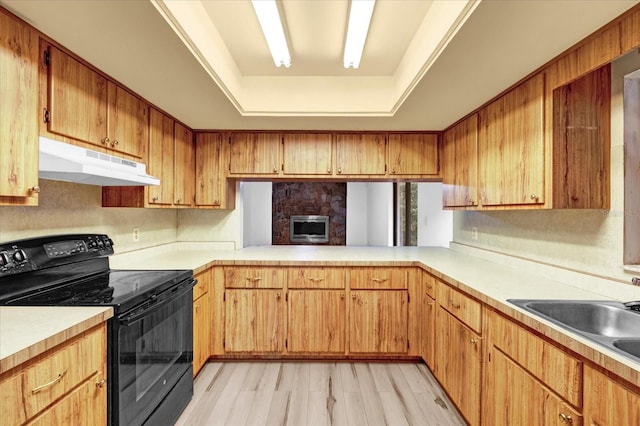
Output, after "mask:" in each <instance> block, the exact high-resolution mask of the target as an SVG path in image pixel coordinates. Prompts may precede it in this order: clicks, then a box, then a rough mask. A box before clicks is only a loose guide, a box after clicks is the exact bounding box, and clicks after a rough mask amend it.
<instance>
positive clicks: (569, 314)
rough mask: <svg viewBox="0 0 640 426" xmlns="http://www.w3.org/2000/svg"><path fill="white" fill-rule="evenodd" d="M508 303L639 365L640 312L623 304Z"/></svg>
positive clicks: (510, 300) (527, 301) (565, 301)
mask: <svg viewBox="0 0 640 426" xmlns="http://www.w3.org/2000/svg"><path fill="white" fill-rule="evenodd" d="M508 302H510V303H512V304H514V305H516V306H519V307H520V308H523V309H525V310H527V311H529V312H531V313H533V314H535V315H537V316H540V317H541V318H544V319H546V320H548V321H551V322H552V323H554V324H557V325H558V326H560V327H562V328H564V329H566V330H569V331H572V332H574V333H577V334H579V335H581V336H583V337H585V338H587V339H590V340H592V341H594V342H597V343H599V344H601V345H604V346H606V347H607V348H609V349H611V350H613V351H615V352H618V353H619V354H622V355H624V356H626V357H628V358H630V359H632V360H634V361H636V362H640V313H639V312H634V311H632V310H631V309H629V308H627V307H626V306H625V305H624V304H622V303H619V302H611V301H591V300H530V299H529V300H527V299H509V300H508Z"/></svg>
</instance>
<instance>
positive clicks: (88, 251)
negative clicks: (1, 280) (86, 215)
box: [0, 234, 113, 277]
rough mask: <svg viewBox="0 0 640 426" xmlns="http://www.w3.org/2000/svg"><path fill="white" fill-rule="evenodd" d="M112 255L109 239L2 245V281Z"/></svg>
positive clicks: (55, 238) (56, 239)
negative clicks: (30, 272) (25, 273)
mask: <svg viewBox="0 0 640 426" xmlns="http://www.w3.org/2000/svg"><path fill="white" fill-rule="evenodd" d="M112 254H113V240H111V238H109V237H108V236H107V235H100V234H95V235H94V234H82V235H56V236H52V237H42V238H33V239H28V240H20V241H11V242H8V243H0V277H4V276H7V275H13V274H18V273H21V272H28V271H36V270H38V269H44V268H48V267H52V266H58V265H64V264H66V263H72V262H77V261H80V260H85V259H91V258H96V257H103V256H109V255H112Z"/></svg>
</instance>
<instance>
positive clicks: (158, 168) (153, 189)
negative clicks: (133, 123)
mask: <svg viewBox="0 0 640 426" xmlns="http://www.w3.org/2000/svg"><path fill="white" fill-rule="evenodd" d="M149 116H150V126H149V133H150V134H149V166H148V173H149V174H150V175H152V176H155V177H157V178H159V179H160V185H159V186H149V187H147V188H148V195H149V198H148V202H149V204H165V205H171V204H172V203H173V120H172V119H171V118H169V117H167V116H166V115H164V114H163V113H161V112H160V111H158V110H156V109H154V108H151V112H150V114H149Z"/></svg>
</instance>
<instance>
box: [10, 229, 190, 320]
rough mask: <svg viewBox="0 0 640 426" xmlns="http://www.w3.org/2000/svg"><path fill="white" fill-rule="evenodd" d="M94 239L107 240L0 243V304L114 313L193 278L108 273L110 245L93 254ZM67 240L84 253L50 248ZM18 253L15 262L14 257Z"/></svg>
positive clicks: (183, 273) (174, 273)
mask: <svg viewBox="0 0 640 426" xmlns="http://www.w3.org/2000/svg"><path fill="white" fill-rule="evenodd" d="M97 238H98V239H100V238H102V239H104V240H105V241H106V240H108V237H106V236H92V238H85V237H84V236H83V235H74V236H71V237H69V236H56V237H48V238H47V239H42V240H40V239H38V240H36V239H33V240H23V241H18V242H12V243H4V244H0V255H2V254H4V260H7V259H9V261H10V263H9V262H5V265H7V264H8V266H5V268H4V270H0V272H1V273H0V306H2V305H4V306H10V305H13V306H52V305H60V306H73V305H75V306H111V307H113V308H114V311H115V314H119V313H123V312H126V311H128V310H130V309H131V308H133V307H135V306H137V305H139V304H141V303H143V302H145V301H146V300H148V299H149V298H151V297H153V296H154V295H156V294H158V293H161V292H162V291H164V290H166V289H168V288H170V287H172V286H174V285H175V284H177V283H179V282H181V281H184V280H186V279H189V278H190V277H192V275H193V273H192V271H190V270H143V269H139V270H112V269H109V259H108V258H107V257H106V256H108V255H110V254H112V253H113V250H112V249H111V248H110V246H111V245H112V242H111V243H110V244H109V248H108V249H99V248H96V249H95V250H92V249H91V245H90V244H92V243H93V241H95V240H96V239H97ZM70 240H71V241H73V242H74V246H73V247H72V248H74V247H75V245H76V243H78V244H80V246H82V247H83V248H84V247H86V248H87V249H83V250H82V251H81V252H75V253H66V252H65V253H64V255H63V256H60V255H59V254H57V253H59V252H60V250H58V251H57V252H53V251H52V250H51V249H50V247H56V244H58V246H59V247H64V248H65V250H68V249H69V247H70V246H69V244H67V242H68V241H70ZM83 241H86V242H83ZM109 241H110V240H109ZM47 249H49V252H50V253H52V254H50V255H48V254H47V253H46V250H47ZM17 252H19V253H21V254H22V256H18V258H19V261H16V260H15V259H14V258H13V255H14V254H15V253H17ZM23 258H24V259H23ZM9 268H12V269H11V270H10V269H9ZM19 268H20V269H19ZM16 269H19V270H18V271H16Z"/></svg>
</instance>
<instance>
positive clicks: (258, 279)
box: [247, 277, 262, 281]
mask: <svg viewBox="0 0 640 426" xmlns="http://www.w3.org/2000/svg"><path fill="white" fill-rule="evenodd" d="M261 279H262V277H255V278H247V281H260V280H261Z"/></svg>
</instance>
